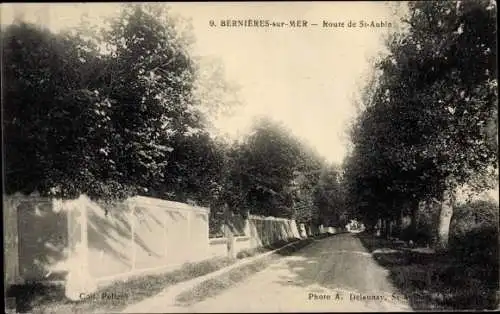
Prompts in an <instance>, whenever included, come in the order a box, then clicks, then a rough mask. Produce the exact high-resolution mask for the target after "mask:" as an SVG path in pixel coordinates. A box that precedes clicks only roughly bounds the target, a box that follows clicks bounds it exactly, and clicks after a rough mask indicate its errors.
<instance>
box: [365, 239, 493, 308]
mask: <svg viewBox="0 0 500 314" xmlns="http://www.w3.org/2000/svg"><path fill="white" fill-rule="evenodd" d="M356 237H357V238H358V239H359V240H360V241H361V243H362V244H363V246H364V247H365V248H366V249H367V250H368V251H369V252H370V253H372V255H373V257H374V259H375V260H376V261H377V263H378V264H379V265H380V266H382V267H384V268H385V269H387V270H388V271H389V279H390V281H391V283H392V284H393V285H394V286H395V287H397V288H398V289H399V290H400V291H401V292H402V293H403V296H404V297H405V298H406V300H407V301H408V303H409V305H410V306H411V307H412V309H414V310H418V311H421V310H486V309H487V310H492V309H496V307H497V306H498V300H497V290H498V270H496V273H495V270H493V271H491V270H489V269H485V267H483V266H482V265H480V264H474V263H470V262H465V261H463V260H459V259H457V258H456V257H452V256H451V255H449V254H445V253H432V252H415V251H412V250H409V249H408V248H405V247H404V246H403V245H402V244H396V243H395V242H394V241H389V240H385V239H378V238H375V237H374V236H373V235H370V234H366V233H363V234H359V235H357V236H356Z"/></svg>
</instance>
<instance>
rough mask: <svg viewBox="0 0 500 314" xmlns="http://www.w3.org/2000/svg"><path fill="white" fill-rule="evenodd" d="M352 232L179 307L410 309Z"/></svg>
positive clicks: (194, 310)
mask: <svg viewBox="0 0 500 314" xmlns="http://www.w3.org/2000/svg"><path fill="white" fill-rule="evenodd" d="M397 295H398V293H397V290H396V289H395V288H394V287H393V286H392V285H391V283H390V279H389V278H388V272H387V271H386V270H385V269H384V268H383V267H381V266H379V265H378V264H377V262H376V261H375V260H374V259H373V257H372V256H371V254H370V253H369V252H368V250H367V249H366V248H365V247H364V246H363V245H362V243H361V241H360V240H359V239H358V238H357V237H356V235H353V234H339V235H335V236H332V237H329V238H325V239H321V240H316V241H315V242H314V243H312V244H311V245H309V246H307V247H305V248H303V249H302V250H300V251H298V252H295V253H294V254H293V255H290V256H286V257H283V258H281V259H280V260H278V261H277V262H275V263H273V264H271V265H270V266H269V267H267V268H266V269H264V270H262V271H260V272H258V273H256V274H254V275H252V276H250V277H249V278H247V279H246V280H244V281H242V282H240V283H239V284H237V285H235V286H233V287H232V288H230V289H228V290H226V291H224V292H222V293H221V294H219V295H217V296H215V297H213V298H210V299H206V300H204V301H201V302H199V303H196V304H194V305H191V306H187V307H182V308H177V310H181V311H182V312H184V311H185V312H189V313H201V312H205V313H206V312H218V313H222V312H233V313H235V312H311V311H314V312H325V311H327V312H332V311H342V312H349V311H355V312H362V311H371V312H373V311H377V312H378V311H411V308H410V307H409V306H407V305H406V304H405V303H404V302H403V300H401V299H396V296H397Z"/></svg>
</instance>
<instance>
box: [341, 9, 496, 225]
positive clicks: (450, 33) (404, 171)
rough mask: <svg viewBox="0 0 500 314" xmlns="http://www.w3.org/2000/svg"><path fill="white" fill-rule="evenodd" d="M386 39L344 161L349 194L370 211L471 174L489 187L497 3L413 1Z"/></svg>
mask: <svg viewBox="0 0 500 314" xmlns="http://www.w3.org/2000/svg"><path fill="white" fill-rule="evenodd" d="M404 22H405V23H407V25H408V28H407V30H406V31H405V32H402V33H396V34H393V35H392V36H391V37H390V38H389V39H388V41H387V47H388V50H389V54H388V55H387V56H385V57H383V58H382V59H381V60H380V61H379V62H378V63H377V66H376V69H377V70H376V74H375V76H374V77H375V84H373V85H372V86H371V87H370V88H371V89H370V91H367V92H366V95H367V97H366V98H365V99H364V101H363V105H364V108H365V110H364V111H363V112H362V114H361V115H360V116H359V118H358V121H357V122H356V124H355V125H354V127H353V132H352V139H353V143H354V147H355V148H354V150H353V153H352V155H351V156H350V158H349V160H347V162H346V186H347V187H348V191H349V199H350V203H351V204H353V206H355V207H356V208H357V212H358V213H360V214H363V215H364V216H366V217H367V218H370V219H375V218H377V217H394V216H396V217H397V216H398V215H399V212H400V210H401V208H402V206H401V204H402V203H404V202H408V201H409V202H413V204H414V205H413V207H416V203H417V202H418V201H419V200H423V199H426V198H430V197H434V198H437V199H441V198H442V196H443V193H444V191H445V190H450V189H455V188H456V187H457V186H460V185H462V184H465V183H476V184H477V183H479V184H477V186H478V188H485V187H486V186H485V185H486V184H487V183H488V182H491V181H488V180H483V179H484V178H487V177H488V176H490V175H491V172H492V169H494V168H496V167H497V149H498V140H497V135H496V132H497V131H496V121H497V120H496V119H497V118H496V117H497V112H498V111H497V110H498V107H497V97H498V95H497V78H496V77H497V69H496V66H497V64H496V51H497V47H496V6H495V5H494V4H491V3H490V2H489V1H464V2H451V1H443V2H413V3H409V14H408V17H407V18H406V19H405V20H404Z"/></svg>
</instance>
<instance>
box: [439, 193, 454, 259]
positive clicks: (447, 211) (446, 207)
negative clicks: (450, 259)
mask: <svg viewBox="0 0 500 314" xmlns="http://www.w3.org/2000/svg"><path fill="white" fill-rule="evenodd" d="M453 203H454V195H453V191H452V190H450V189H447V190H445V191H444V193H443V200H442V202H441V204H440V214H439V224H438V230H437V243H436V246H437V247H436V249H438V250H447V249H448V240H449V233H450V223H451V217H452V215H453Z"/></svg>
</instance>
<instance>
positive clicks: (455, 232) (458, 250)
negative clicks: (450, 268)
mask: <svg viewBox="0 0 500 314" xmlns="http://www.w3.org/2000/svg"><path fill="white" fill-rule="evenodd" d="M498 236H499V233H498V204H495V203H493V202H491V201H484V200H481V201H475V202H470V203H465V204H462V205H460V206H458V207H457V208H455V210H454V214H453V217H452V221H451V224H450V250H451V252H452V253H454V254H456V255H457V256H459V257H460V258H463V259H466V260H470V261H477V262H480V263H482V264H488V265H496V267H497V268H498V239H499V238H498Z"/></svg>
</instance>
